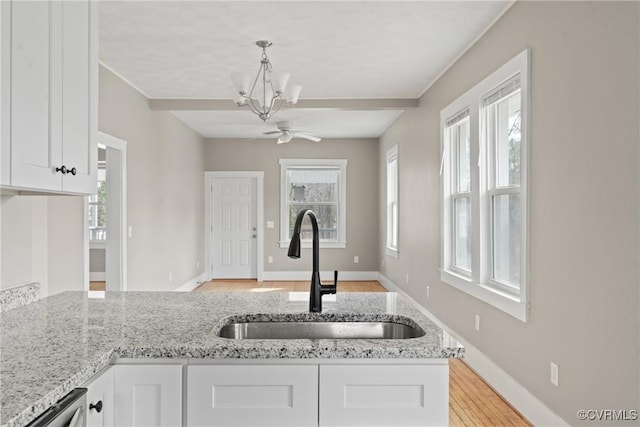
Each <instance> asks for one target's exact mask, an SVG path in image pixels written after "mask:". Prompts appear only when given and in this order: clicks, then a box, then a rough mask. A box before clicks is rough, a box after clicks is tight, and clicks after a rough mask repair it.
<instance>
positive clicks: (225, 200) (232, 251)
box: [211, 178, 257, 279]
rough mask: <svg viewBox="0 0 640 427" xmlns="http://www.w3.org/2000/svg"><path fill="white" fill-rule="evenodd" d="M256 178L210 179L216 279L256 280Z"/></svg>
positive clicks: (213, 269) (212, 240) (212, 238)
mask: <svg viewBox="0 0 640 427" xmlns="http://www.w3.org/2000/svg"><path fill="white" fill-rule="evenodd" d="M256 187H257V183H256V178H211V233H212V234H211V248H212V250H211V258H212V259H211V267H212V276H213V278H214V279H254V278H256V276H257V268H256V259H257V256H256V248H257V245H256V238H257V219H256Z"/></svg>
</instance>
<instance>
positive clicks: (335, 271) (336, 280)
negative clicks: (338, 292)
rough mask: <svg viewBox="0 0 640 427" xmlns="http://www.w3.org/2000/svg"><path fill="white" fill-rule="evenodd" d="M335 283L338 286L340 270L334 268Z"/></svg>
mask: <svg viewBox="0 0 640 427" xmlns="http://www.w3.org/2000/svg"><path fill="white" fill-rule="evenodd" d="M333 284H334V285H336V286H338V270H333Z"/></svg>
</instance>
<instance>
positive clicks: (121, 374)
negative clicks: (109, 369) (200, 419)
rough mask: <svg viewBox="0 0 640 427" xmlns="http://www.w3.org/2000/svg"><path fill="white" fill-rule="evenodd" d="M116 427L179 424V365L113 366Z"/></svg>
mask: <svg viewBox="0 0 640 427" xmlns="http://www.w3.org/2000/svg"><path fill="white" fill-rule="evenodd" d="M114 368H115V417H114V425H116V426H118V427H128V426H145V427H156V426H163V427H165V426H166V427H176V426H181V425H182V365H181V364H176V365H162V364H151V365H115V367H114Z"/></svg>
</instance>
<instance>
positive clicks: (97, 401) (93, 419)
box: [82, 366, 114, 427]
mask: <svg viewBox="0 0 640 427" xmlns="http://www.w3.org/2000/svg"><path fill="white" fill-rule="evenodd" d="M113 372H114V369H113V366H109V367H107V368H106V369H104V370H102V371H101V372H99V373H98V374H96V375H95V376H94V377H93V378H91V380H89V381H88V382H87V383H85V384H84V385H82V387H84V388H86V389H87V427H111V426H113V425H114V423H113V415H114V402H113V397H114V396H113V385H114V375H113Z"/></svg>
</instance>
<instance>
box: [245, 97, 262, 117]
mask: <svg viewBox="0 0 640 427" xmlns="http://www.w3.org/2000/svg"><path fill="white" fill-rule="evenodd" d="M247 105H248V106H249V110H251V112H252V113H253V114H257V115H260V113H262V111H261V110H260V109H259V108H258V107H257V106H256V103H255V101H254V100H253V98H249V101H248V102H247Z"/></svg>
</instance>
